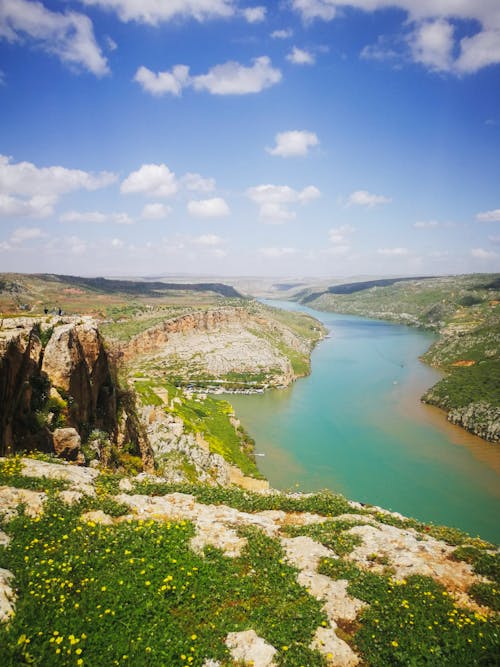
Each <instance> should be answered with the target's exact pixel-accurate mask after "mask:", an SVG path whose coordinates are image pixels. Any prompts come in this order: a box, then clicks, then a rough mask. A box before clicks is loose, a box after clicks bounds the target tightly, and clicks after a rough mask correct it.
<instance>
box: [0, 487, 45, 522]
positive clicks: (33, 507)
mask: <svg viewBox="0 0 500 667" xmlns="http://www.w3.org/2000/svg"><path fill="white" fill-rule="evenodd" d="M46 498H47V495H46V494H45V493H43V492H42V491H31V490H30V489H16V488H14V487H11V486H0V516H1V517H3V518H4V519H7V520H8V519H11V518H13V517H15V516H17V507H18V505H26V514H27V515H28V516H31V517H34V516H38V515H39V514H41V512H42V510H43V503H44V502H45V500H46Z"/></svg>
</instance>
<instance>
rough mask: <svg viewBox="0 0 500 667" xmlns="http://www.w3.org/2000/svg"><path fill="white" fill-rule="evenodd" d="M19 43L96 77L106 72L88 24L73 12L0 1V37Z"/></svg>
mask: <svg viewBox="0 0 500 667" xmlns="http://www.w3.org/2000/svg"><path fill="white" fill-rule="evenodd" d="M2 37H3V38H4V39H6V40H8V41H9V42H21V43H22V41H23V40H24V39H25V38H29V39H30V40H32V41H33V42H34V43H35V45H36V46H38V47H39V48H40V49H42V50H43V51H45V52H47V53H52V54H54V55H56V56H57V57H58V58H59V59H60V60H61V61H62V62H63V63H65V64H68V65H70V66H72V67H79V68H83V69H85V70H88V71H89V72H92V74H95V75H96V76H103V75H105V74H108V73H109V68H108V64H107V61H106V58H105V57H104V56H103V54H102V52H101V49H100V48H99V45H98V44H97V42H96V39H95V36H94V29H93V25H92V21H91V20H90V19H89V18H88V16H85V15H84V14H78V13H77V12H74V11H66V12H64V13H60V12H52V11H50V10H49V9H47V8H46V7H45V6H44V5H43V4H42V3H41V2H28V0H2V3H1V4H0V38H2Z"/></svg>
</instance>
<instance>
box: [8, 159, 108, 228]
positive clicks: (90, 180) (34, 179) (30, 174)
mask: <svg viewBox="0 0 500 667" xmlns="http://www.w3.org/2000/svg"><path fill="white" fill-rule="evenodd" d="M115 181H116V176H115V175H114V174H111V173H109V172H100V173H98V174H92V173H89V172H86V171H81V170H80V169H66V168H65V167H59V166H55V167H41V168H40V167H37V166H35V165H34V164H32V163H31V162H17V163H13V162H12V159H11V158H10V157H7V156H6V155H0V216H1V217H5V216H12V217H18V216H33V217H39V218H44V217H47V216H49V215H51V214H52V213H53V211H54V206H55V204H56V203H57V201H58V199H59V197H60V196H61V195H63V194H66V193H68V192H72V191H75V190H97V189H99V188H103V187H106V186H108V185H110V184H111V183H114V182H115Z"/></svg>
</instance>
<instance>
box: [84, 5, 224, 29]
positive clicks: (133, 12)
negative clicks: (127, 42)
mask: <svg viewBox="0 0 500 667" xmlns="http://www.w3.org/2000/svg"><path fill="white" fill-rule="evenodd" d="M81 2H83V4H85V5H97V6H99V7H102V8H103V9H109V10H112V11H115V12H116V13H117V14H118V17H119V18H120V19H121V20H122V21H125V22H126V21H137V22H138V23H147V24H149V25H153V26H157V25H159V24H160V23H163V22H166V21H171V20H173V19H176V18H183V19H190V18H192V19H196V20H197V21H205V20H207V19H213V18H220V17H228V16H233V15H234V14H235V9H234V0H81Z"/></svg>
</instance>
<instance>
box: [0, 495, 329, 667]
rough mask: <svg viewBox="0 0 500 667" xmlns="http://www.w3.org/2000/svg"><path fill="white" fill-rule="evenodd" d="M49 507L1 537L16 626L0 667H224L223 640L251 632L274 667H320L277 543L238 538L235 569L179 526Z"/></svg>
mask: <svg viewBox="0 0 500 667" xmlns="http://www.w3.org/2000/svg"><path fill="white" fill-rule="evenodd" d="M79 514H80V508H78V507H73V508H68V507H67V506H64V505H62V504H59V503H58V502H57V501H51V502H50V503H49V505H48V506H47V508H46V511H45V512H44V514H43V515H42V516H41V517H38V518H29V517H27V516H26V515H24V514H23V513H22V512H21V513H20V515H19V516H18V517H16V518H15V519H13V520H12V521H11V522H10V523H9V524H8V526H7V528H8V532H9V534H10V535H11V537H12V541H11V543H10V545H9V546H8V547H7V548H6V549H4V550H2V551H0V566H1V567H6V568H8V569H9V570H10V571H12V572H13V573H14V575H15V578H16V588H17V592H18V596H19V599H18V602H17V607H16V614H15V616H14V618H13V620H12V621H11V623H10V624H9V625H8V626H5V625H4V626H0V661H1V663H2V665H4V666H5V667H14V666H16V667H17V666H18V665H21V664H39V665H44V666H45V665H47V667H51V666H52V665H75V666H76V667H80V666H81V665H104V664H105V665H113V664H118V665H121V664H125V665H127V664H129V665H134V667H142V666H147V665H149V666H152V665H165V666H168V667H177V666H179V667H180V666H185V667H187V666H188V665H193V666H198V667H199V666H201V665H202V664H203V662H204V660H205V659H206V658H211V659H214V660H220V661H221V664H222V665H225V666H226V667H229V665H230V664H232V663H231V661H230V659H229V652H228V649H227V648H226V646H225V644H224V639H225V637H226V635H227V633H228V632H232V631H240V630H246V629H249V628H252V629H255V631H256V632H257V634H258V635H259V636H261V637H263V638H264V639H265V640H266V641H268V642H269V643H271V644H272V645H274V646H276V648H277V649H278V653H277V656H276V657H277V660H276V662H277V665H287V666H289V667H299V666H300V665H315V666H318V667H320V666H321V665H323V664H324V661H323V659H322V657H321V656H320V655H319V654H318V653H316V652H315V651H312V650H311V649H309V648H308V646H309V644H310V643H311V640H312V636H313V634H314V631H315V629H316V628H317V627H318V626H319V625H320V624H321V623H322V622H323V623H325V617H324V615H323V614H322V613H321V611H320V606H321V605H320V603H319V602H318V601H316V600H315V599H314V598H313V597H311V596H310V595H309V594H308V593H307V591H306V590H305V589H304V588H303V587H302V586H300V585H299V584H298V583H297V581H296V570H295V569H294V568H293V567H291V566H289V565H287V564H286V563H285V561H284V558H283V552H282V550H281V547H280V545H279V542H278V541H277V540H274V539H271V538H269V537H266V536H265V535H264V534H263V533H262V532H261V531H259V530H256V529H247V530H245V531H244V535H245V536H246V537H247V538H248V546H247V548H246V549H245V550H244V552H243V553H242V555H241V556H240V557H239V558H234V559H231V558H227V557H224V556H223V555H222V554H221V553H220V552H219V551H217V550H216V549H213V548H207V549H205V554H204V557H202V556H200V555H197V554H195V553H194V552H193V551H192V550H191V549H190V547H189V540H190V538H191V537H192V536H193V533H194V531H193V527H192V525H191V524H190V523H188V522H185V521H180V522H166V523H157V522H154V521H146V522H145V521H128V522H125V523H121V524H116V525H113V526H101V525H96V524H95V523H94V522H92V521H82V520H80V515H79Z"/></svg>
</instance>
